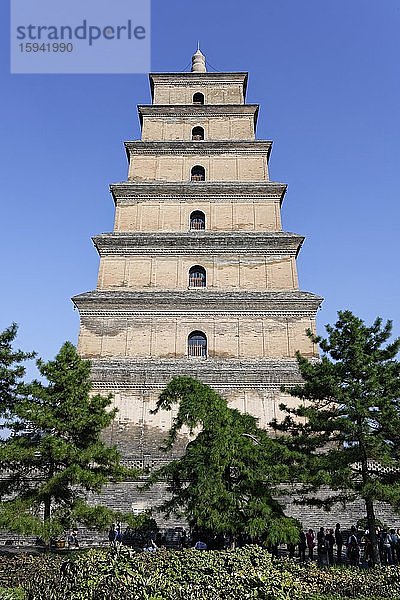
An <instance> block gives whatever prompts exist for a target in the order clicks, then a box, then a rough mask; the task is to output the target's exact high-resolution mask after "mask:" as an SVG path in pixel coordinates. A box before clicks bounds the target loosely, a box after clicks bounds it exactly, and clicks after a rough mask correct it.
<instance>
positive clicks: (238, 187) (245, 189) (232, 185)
mask: <svg viewBox="0 0 400 600" xmlns="http://www.w3.org/2000/svg"><path fill="white" fill-rule="evenodd" d="M286 190H287V184H285V183H280V182H275V181H254V182H244V183H241V182H235V181H196V182H194V181H186V182H180V181H179V182H178V181H145V182H139V181H124V182H118V183H113V184H112V185H110V191H111V194H112V197H113V200H114V203H115V204H117V203H118V202H121V201H123V202H130V201H135V200H139V199H141V198H143V199H149V198H165V199H168V200H171V199H173V198H179V200H184V199H185V198H190V199H193V198H197V199H201V198H205V199H209V198H212V199H213V200H216V201H218V200H219V199H221V200H223V199H230V200H231V201H234V200H235V199H243V198H248V199H249V200H251V201H254V202H255V201H258V200H265V199H271V200H279V202H280V204H282V202H283V198H284V195H285V193H286Z"/></svg>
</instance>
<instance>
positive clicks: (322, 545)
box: [317, 527, 329, 566]
mask: <svg viewBox="0 0 400 600" xmlns="http://www.w3.org/2000/svg"><path fill="white" fill-rule="evenodd" d="M317 553H318V564H319V565H321V566H322V565H328V564H329V563H328V548H327V544H326V539H325V529H324V528H323V527H320V528H319V531H318V533H317Z"/></svg>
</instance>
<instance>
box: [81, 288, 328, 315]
mask: <svg viewBox="0 0 400 600" xmlns="http://www.w3.org/2000/svg"><path fill="white" fill-rule="evenodd" d="M322 300H323V299H322V298H321V297H320V296H317V295H316V294H312V293H311V292H303V291H299V290H293V291H287V290H286V291H264V292H259V291H253V290H246V291H244V290H243V291H229V292H217V291H213V290H211V289H210V288H207V289H206V288H204V289H201V288H200V289H199V288H188V289H185V290H176V289H171V290H149V289H141V290H127V289H125V290H121V289H120V288H119V289H112V290H94V291H91V292H86V293H84V294H79V295H78V296H74V297H73V298H72V301H73V303H74V304H75V306H76V307H77V308H78V309H79V311H80V313H81V316H82V317H84V315H85V314H86V315H88V314H96V315H100V314H103V315H109V316H113V317H117V316H129V315H133V314H135V315H138V314H141V315H146V314H158V315H161V314H163V315H166V314H169V315H181V316H182V317H184V316H185V315H189V314H196V315H198V316H200V315H202V314H204V315H206V314H210V313H211V314H215V315H221V314H230V315H233V314H240V315H244V314H252V315H256V314H258V315H260V314H262V315H265V316H268V315H271V316H279V315H281V316H283V317H286V318H289V317H293V318H298V317H299V316H314V315H315V313H316V311H317V310H318V308H319V306H320V304H321V302H322Z"/></svg>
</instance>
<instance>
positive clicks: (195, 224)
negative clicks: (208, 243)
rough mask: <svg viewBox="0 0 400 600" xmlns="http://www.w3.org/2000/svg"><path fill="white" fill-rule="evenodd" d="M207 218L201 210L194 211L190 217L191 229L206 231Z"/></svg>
mask: <svg viewBox="0 0 400 600" xmlns="http://www.w3.org/2000/svg"><path fill="white" fill-rule="evenodd" d="M205 228H206V216H205V214H204V213H203V212H202V211H201V210H194V211H193V212H192V213H191V215H190V229H197V230H199V229H205Z"/></svg>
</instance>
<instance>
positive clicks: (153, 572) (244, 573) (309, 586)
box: [0, 546, 400, 600]
mask: <svg viewBox="0 0 400 600" xmlns="http://www.w3.org/2000/svg"><path fill="white" fill-rule="evenodd" d="M6 563H7V564H8V568H7V569H6V583H4V576H3V580H1V579H0V581H2V582H1V583H0V585H3V587H6V588H7V587H9V588H15V587H17V586H18V585H19V586H21V587H23V588H24V589H25V590H26V592H27V598H29V600H62V599H67V598H68V599H71V600H109V599H110V598H112V599H113V600H122V599H123V600H126V599H128V598H129V600H180V599H181V600H218V599H220V600H246V599H257V600H345V599H348V598H352V599H353V600H361V599H362V600H365V598H368V600H386V599H390V600H400V568H399V567H382V568H379V569H373V570H362V569H356V568H350V567H332V568H319V567H318V566H317V565H316V564H315V563H308V564H305V565H302V564H299V563H297V562H295V561H289V560H282V559H281V560H274V559H272V558H271V555H270V554H269V553H268V552H267V551H266V550H264V549H262V548H260V547H258V546H246V547H245V548H241V549H238V550H235V551H228V550H227V551H221V552H218V551H206V552H202V551H196V550H185V551H180V552H177V551H162V552H156V553H150V552H149V553H146V552H133V551H131V550H127V549H123V550H122V551H121V553H120V554H119V555H117V554H115V553H113V552H111V551H109V550H90V551H87V552H84V553H81V554H75V555H72V554H71V555H68V556H65V557H60V556H54V555H42V556H37V557H19V558H15V557H9V558H7V559H1V560H0V566H2V567H3V571H4V570H5V569H4V567H7V564H6ZM8 597H9V598H18V596H4V598H8ZM2 598H3V596H1V595H0V600H1V599H2ZM20 598H23V596H22V597H21V596H20Z"/></svg>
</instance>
